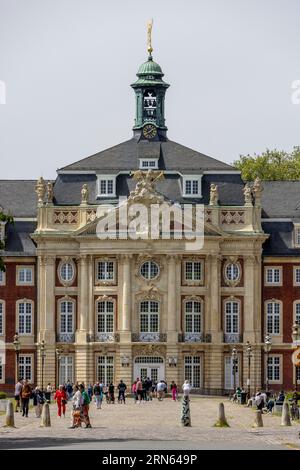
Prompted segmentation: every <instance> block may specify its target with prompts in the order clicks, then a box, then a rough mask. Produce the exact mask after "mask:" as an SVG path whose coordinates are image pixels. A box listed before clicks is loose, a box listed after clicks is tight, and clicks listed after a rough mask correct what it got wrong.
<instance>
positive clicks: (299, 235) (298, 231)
mask: <svg viewBox="0 0 300 470" xmlns="http://www.w3.org/2000/svg"><path fill="white" fill-rule="evenodd" d="M294 230H295V232H294V234H295V247H300V227H295V229H294Z"/></svg>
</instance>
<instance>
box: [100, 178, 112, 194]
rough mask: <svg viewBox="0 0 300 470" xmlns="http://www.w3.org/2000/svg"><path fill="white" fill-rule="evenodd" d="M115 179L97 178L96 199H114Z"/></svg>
mask: <svg viewBox="0 0 300 470" xmlns="http://www.w3.org/2000/svg"><path fill="white" fill-rule="evenodd" d="M115 188H116V177H115V176H106V177H103V176H101V178H100V177H99V178H98V197H103V196H111V197H115V195H116V194H115V193H116V189H115Z"/></svg>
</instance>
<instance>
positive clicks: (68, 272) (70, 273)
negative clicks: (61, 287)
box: [59, 261, 75, 283]
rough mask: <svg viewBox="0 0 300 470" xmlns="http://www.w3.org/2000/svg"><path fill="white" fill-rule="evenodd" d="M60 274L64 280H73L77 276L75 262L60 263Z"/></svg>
mask: <svg viewBox="0 0 300 470" xmlns="http://www.w3.org/2000/svg"><path fill="white" fill-rule="evenodd" d="M59 276H60V278H61V280H62V281H63V282H68V283H69V282H72V281H73V279H74V276H75V269H74V264H73V263H72V262H70V261H67V262H63V263H61V264H60V265H59Z"/></svg>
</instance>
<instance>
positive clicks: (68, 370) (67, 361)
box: [59, 356, 74, 384]
mask: <svg viewBox="0 0 300 470" xmlns="http://www.w3.org/2000/svg"><path fill="white" fill-rule="evenodd" d="M68 380H70V382H71V383H72V382H73V381H74V369H73V356H61V357H60V359H59V383H60V384H65V383H67V381H68Z"/></svg>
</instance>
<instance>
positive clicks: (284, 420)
mask: <svg viewBox="0 0 300 470" xmlns="http://www.w3.org/2000/svg"><path fill="white" fill-rule="evenodd" d="M291 425H292V423H291V415H290V407H289V404H288V402H286V401H285V402H284V403H283V406H282V415H281V426H291Z"/></svg>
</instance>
